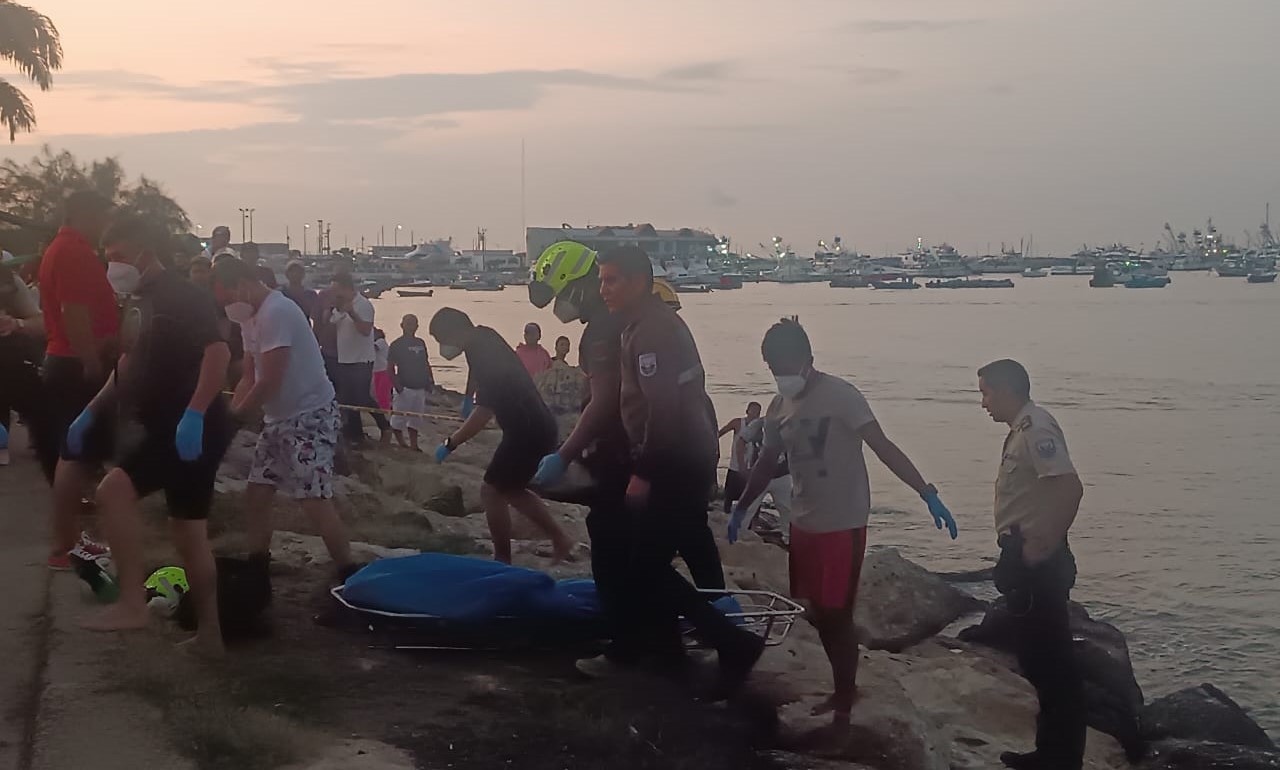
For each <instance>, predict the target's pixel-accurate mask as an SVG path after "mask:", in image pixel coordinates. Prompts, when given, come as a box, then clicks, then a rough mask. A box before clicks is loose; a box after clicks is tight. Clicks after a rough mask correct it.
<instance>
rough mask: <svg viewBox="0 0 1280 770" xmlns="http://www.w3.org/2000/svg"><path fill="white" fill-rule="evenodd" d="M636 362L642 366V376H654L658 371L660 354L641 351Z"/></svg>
mask: <svg viewBox="0 0 1280 770" xmlns="http://www.w3.org/2000/svg"><path fill="white" fill-rule="evenodd" d="M636 364H637V365H638V366H639V367H640V376H641V377H652V376H653V375H655V374H657V373H658V354H657V353H641V354H640V358H639V359H637V360H636Z"/></svg>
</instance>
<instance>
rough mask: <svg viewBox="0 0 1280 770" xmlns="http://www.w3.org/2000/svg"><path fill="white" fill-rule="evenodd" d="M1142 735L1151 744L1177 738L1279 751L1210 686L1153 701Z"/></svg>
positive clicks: (1144, 718)
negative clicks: (1150, 741)
mask: <svg viewBox="0 0 1280 770" xmlns="http://www.w3.org/2000/svg"><path fill="white" fill-rule="evenodd" d="M1142 735H1143V737H1144V738H1146V739H1147V740H1152V741H1158V740H1161V739H1165V738H1177V739H1182V740H1188V741H1213V742H1216V743H1226V744H1230V745H1233V746H1248V747H1251V748H1259V749H1275V748H1276V745H1275V743H1273V742H1272V740H1271V738H1269V737H1268V736H1267V733H1266V731H1265V730H1263V729H1262V728H1261V727H1259V726H1258V723H1257V722H1255V721H1253V719H1252V718H1251V717H1250V716H1249V714H1248V712H1246V711H1245V710H1244V709H1243V708H1241V707H1240V705H1239V704H1237V703H1236V702H1235V701H1233V700H1231V698H1230V697H1228V696H1227V694H1226V693H1224V692H1223V691H1222V690H1219V689H1218V688H1217V687H1214V686H1213V685H1211V684H1202V685H1200V686H1199V687H1188V688H1187V689H1185V690H1179V691H1178V692H1175V693H1173V694H1171V695H1166V696H1164V697H1163V698H1157V699H1156V700H1153V701H1152V702H1151V704H1150V705H1149V706H1147V708H1146V709H1145V710H1144V711H1143V712H1142Z"/></svg>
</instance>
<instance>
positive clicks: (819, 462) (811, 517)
mask: <svg viewBox="0 0 1280 770" xmlns="http://www.w3.org/2000/svg"><path fill="white" fill-rule="evenodd" d="M761 352H762V353H763V356H764V362H765V364H766V365H767V366H768V367H769V370H770V371H771V372H773V376H774V379H775V380H776V381H777V386H778V395H777V396H775V397H774V399H773V401H772V402H770V404H769V408H768V410H767V411H766V413H765V436H764V446H763V447H762V448H761V450H760V457H759V459H757V461H756V464H755V467H754V468H752V470H751V476H750V478H749V479H748V481H747V485H746V489H745V490H744V491H743V493H742V499H741V500H740V501H739V502H738V504H737V506H736V507H735V508H734V511H733V515H732V516H731V517H730V522H729V542H730V543H732V542H734V541H736V540H737V537H738V530H739V528H740V527H741V526H742V524H743V523H744V522H745V520H746V519H747V516H748V515H749V513H750V506H751V503H752V501H754V500H755V499H756V498H757V497H758V496H759V495H760V494H761V493H762V492H764V491H765V489H766V487H767V486H768V485H769V482H770V481H771V480H772V478H773V475H774V471H775V469H776V467H777V464H778V461H779V459H780V458H781V457H782V455H783V453H784V452H785V453H786V457H787V460H788V462H789V463H790V466H791V477H792V480H793V484H794V489H793V494H792V500H791V506H792V514H793V519H792V522H791V548H790V559H791V593H792V595H793V596H794V597H795V598H796V599H798V600H801V601H803V602H805V603H806V604H807V605H808V609H809V620H810V621H811V622H812V623H813V625H814V628H816V629H817V631H818V636H819V637H821V639H822V647H823V649H825V650H826V652H827V658H828V659H829V660H830V662H831V674H832V676H833V678H834V679H835V692H834V693H833V694H832V696H831V697H830V698H828V699H827V701H826V702H824V703H823V704H821V705H819V706H818V707H816V708H815V709H814V714H815V715H817V714H825V713H831V714H832V715H833V721H834V722H835V723H837V724H839V723H843V722H847V721H848V718H849V711H850V710H851V709H852V708H853V702H854V699H855V696H856V692H857V676H858V641H857V638H856V637H855V636H854V630H853V607H854V602H855V600H856V599H857V597H858V579H859V577H860V575H861V572H862V558H863V553H864V551H865V549H866V546H867V517H868V516H869V514H870V513H871V487H870V484H869V482H868V480H867V464H866V461H865V460H864V458H863V455H862V445H863V444H864V443H865V444H866V445H867V446H869V447H870V448H871V451H873V452H875V454H876V456H877V457H879V458H880V461H881V462H882V463H884V464H885V466H886V467H888V469H889V470H890V471H893V474H894V475H895V476H897V477H898V478H899V479H901V480H902V481H903V482H904V483H905V484H906V485H907V486H909V487H911V488H912V489H913V490H915V492H916V493H917V494H919V495H920V497H921V498H922V499H923V500H924V501H925V502H926V504H927V505H928V507H929V512H930V513H931V514H932V515H933V519H934V523H935V524H936V525H937V527H938V528H939V529H941V528H942V527H943V526H944V525H945V526H946V527H947V529H948V531H949V532H950V533H951V537H952V538H953V539H954V538H955V537H956V525H955V521H954V519H952V517H951V512H950V511H948V510H947V508H946V506H944V505H943V504H942V501H941V500H939V499H938V491H937V489H935V488H934V487H933V485H931V484H928V483H926V482H925V480H924V477H923V476H921V475H920V471H918V470H916V466H915V465H914V464H913V463H912V462H911V460H910V459H909V458H908V457H907V456H906V455H905V454H903V452H902V450H901V449H899V448H898V446H897V445H896V444H894V443H893V442H892V441H890V440H889V438H888V437H887V436H885V434H884V431H883V430H882V429H881V428H880V423H879V422H877V421H876V417H875V415H874V414H872V412H871V407H870V406H869V405H868V404H867V400H866V399H865V398H864V397H863V396H862V393H860V392H859V391H858V389H857V388H856V387H854V386H853V385H852V384H850V383H848V382H845V381H844V380H842V379H840V378H839V377H833V376H831V375H829V374H824V373H822V372H819V371H818V370H816V369H814V368H813V351H812V348H811V347H810V344H809V336H808V335H807V334H806V333H805V330H804V328H803V327H802V326H800V323H799V322H798V321H796V320H794V319H784V320H782V321H780V322H779V323H777V324H774V326H773V327H772V328H770V329H769V331H768V333H767V334H765V336H764V344H763V345H762V346H761Z"/></svg>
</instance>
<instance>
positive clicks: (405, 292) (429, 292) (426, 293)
mask: <svg viewBox="0 0 1280 770" xmlns="http://www.w3.org/2000/svg"><path fill="white" fill-rule="evenodd" d="M396 294H399V295H400V296H401V297H431V296H434V295H435V290H434V289H396Z"/></svg>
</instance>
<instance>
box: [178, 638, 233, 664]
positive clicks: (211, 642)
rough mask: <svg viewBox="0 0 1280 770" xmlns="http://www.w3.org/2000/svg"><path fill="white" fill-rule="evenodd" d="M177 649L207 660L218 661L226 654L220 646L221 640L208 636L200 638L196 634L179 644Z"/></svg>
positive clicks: (223, 647) (225, 649) (224, 649)
mask: <svg viewBox="0 0 1280 770" xmlns="http://www.w3.org/2000/svg"><path fill="white" fill-rule="evenodd" d="M178 649H179V650H181V651H182V652H187V653H190V654H192V655H195V656H196V657H199V658H206V659H209V660H219V659H221V658H222V657H223V656H224V655H226V654H227V648H226V647H225V646H224V645H223V644H222V639H220V638H219V637H217V636H213V635H208V634H206V635H204V636H201V635H200V634H198V633H197V634H196V635H195V636H193V637H191V638H190V639H188V640H186V641H185V642H179V643H178Z"/></svg>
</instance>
